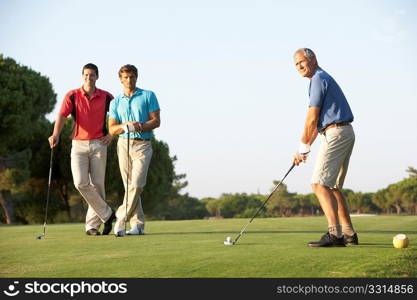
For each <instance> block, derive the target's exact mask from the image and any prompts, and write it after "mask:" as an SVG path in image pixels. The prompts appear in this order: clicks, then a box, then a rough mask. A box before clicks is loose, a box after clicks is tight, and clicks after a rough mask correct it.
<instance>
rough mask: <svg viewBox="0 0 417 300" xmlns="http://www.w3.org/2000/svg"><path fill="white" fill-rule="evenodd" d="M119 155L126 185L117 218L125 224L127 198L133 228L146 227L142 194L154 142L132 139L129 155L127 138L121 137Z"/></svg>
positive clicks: (128, 217) (118, 144) (129, 220)
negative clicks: (127, 190)
mask: <svg viewBox="0 0 417 300" xmlns="http://www.w3.org/2000/svg"><path fill="white" fill-rule="evenodd" d="M117 156H118V158H119V167H120V173H121V174H122V179H123V184H124V187H125V196H124V198H123V203H122V205H120V206H119V208H118V209H117V212H116V217H117V220H118V222H119V224H120V226H124V224H125V217H126V200H127V220H128V222H129V223H130V226H131V228H133V227H135V226H137V227H140V228H144V226H145V214H144V213H143V209H142V200H141V197H140V194H141V193H142V191H143V188H144V187H145V184H146V176H147V174H148V169H149V164H150V162H151V158H152V143H151V142H150V141H137V140H133V139H131V140H130V144H129V157H128V156H127V139H125V138H122V137H119V141H118V142H117ZM128 161H129V169H128ZM127 174H129V178H128V177H127ZM126 181H127V182H128V185H129V187H128V188H129V193H128V194H129V195H128V196H129V199H126Z"/></svg>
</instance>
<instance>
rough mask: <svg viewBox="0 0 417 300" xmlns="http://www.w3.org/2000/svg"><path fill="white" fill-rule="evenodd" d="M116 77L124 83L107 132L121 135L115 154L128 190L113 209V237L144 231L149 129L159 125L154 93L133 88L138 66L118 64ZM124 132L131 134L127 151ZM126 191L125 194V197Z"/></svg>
mask: <svg viewBox="0 0 417 300" xmlns="http://www.w3.org/2000/svg"><path fill="white" fill-rule="evenodd" d="M119 78H120V81H121V83H122V85H123V93H122V94H121V95H119V96H117V97H116V98H115V99H114V100H113V101H112V102H111V104H110V109H109V131H110V134H112V135H115V134H119V135H120V137H119V141H118V143H117V155H118V158H119V167H120V173H121V174H122V178H123V183H124V186H125V188H126V182H128V189H129V190H128V193H126V192H127V191H125V196H124V199H123V203H122V205H120V206H119V208H118V210H117V212H116V218H117V220H116V224H115V225H114V229H113V231H114V234H115V236H116V237H122V236H124V235H125V234H129V235H141V234H144V228H145V215H144V213H143V209H142V201H141V197H140V195H141V193H142V191H143V188H144V187H145V184H146V176H147V173H148V169H149V164H150V161H151V157H152V144H151V138H152V137H153V136H154V135H153V132H152V130H153V129H155V128H157V127H159V125H160V123H161V120H160V109H159V104H158V100H157V98H156V96H155V94H154V93H153V92H152V91H147V90H143V89H140V88H138V87H136V81H137V78H138V70H137V68H136V67H135V66H133V65H125V66H123V67H121V68H120V70H119ZM127 132H129V133H130V144H129V148H130V149H129V153H128V151H127ZM128 154H129V155H128ZM128 162H129V163H128ZM128 168H129V169H128ZM128 174H129V178H128ZM126 194H128V197H129V198H128V199H127V197H126ZM126 201H127V203H126ZM126 205H127V208H126ZM126 211H127V218H126V219H127V220H128V222H129V223H130V230H129V231H127V232H126V231H125V217H126Z"/></svg>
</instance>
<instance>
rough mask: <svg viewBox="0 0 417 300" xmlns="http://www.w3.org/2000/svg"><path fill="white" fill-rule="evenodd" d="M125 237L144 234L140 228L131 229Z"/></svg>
mask: <svg viewBox="0 0 417 300" xmlns="http://www.w3.org/2000/svg"><path fill="white" fill-rule="evenodd" d="M126 234H127V235H144V234H145V232H144V230H143V228H142V227H138V226H135V227H132V228H131V229H130V230H128V231H127V232H126Z"/></svg>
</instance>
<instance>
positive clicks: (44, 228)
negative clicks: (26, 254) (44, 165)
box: [36, 147, 54, 240]
mask: <svg viewBox="0 0 417 300" xmlns="http://www.w3.org/2000/svg"><path fill="white" fill-rule="evenodd" d="M53 157H54V148H53V147H52V148H51V158H50V161H49V179H48V191H47V193H46V207H45V220H44V222H43V234H41V235H38V236H37V237H36V238H37V239H38V240H41V239H44V238H45V237H46V220H47V218H48V204H49V194H50V191H51V178H52V160H53Z"/></svg>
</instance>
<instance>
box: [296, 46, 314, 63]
mask: <svg viewBox="0 0 417 300" xmlns="http://www.w3.org/2000/svg"><path fill="white" fill-rule="evenodd" d="M298 52H303V53H304V54H305V56H306V57H307V59H308V60H309V61H311V60H312V59H313V58H315V57H316V55H315V54H314V52H313V50H311V49H309V48H300V49H298V50H297V51H295V53H298ZM295 53H294V55H295Z"/></svg>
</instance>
